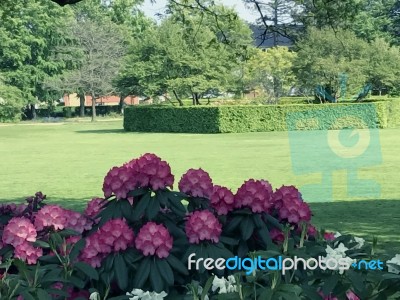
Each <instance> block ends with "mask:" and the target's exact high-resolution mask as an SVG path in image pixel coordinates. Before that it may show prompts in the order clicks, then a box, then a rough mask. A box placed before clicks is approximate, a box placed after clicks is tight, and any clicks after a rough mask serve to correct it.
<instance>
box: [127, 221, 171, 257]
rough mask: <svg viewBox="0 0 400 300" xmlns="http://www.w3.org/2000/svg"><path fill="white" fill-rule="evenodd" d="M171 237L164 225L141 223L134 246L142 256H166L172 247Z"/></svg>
mask: <svg viewBox="0 0 400 300" xmlns="http://www.w3.org/2000/svg"><path fill="white" fill-rule="evenodd" d="M172 244H173V238H172V236H171V235H170V233H169V231H168V229H167V228H166V227H164V225H161V224H157V223H154V222H148V223H146V224H145V225H143V226H142V227H141V228H140V230H139V233H138V234H137V237H136V240H135V246H136V248H137V249H138V250H140V251H141V252H142V253H143V255H144V256H149V255H155V256H157V257H159V258H166V257H168V256H169V253H170V251H171V249H172Z"/></svg>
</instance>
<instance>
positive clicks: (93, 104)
mask: <svg viewBox="0 0 400 300" xmlns="http://www.w3.org/2000/svg"><path fill="white" fill-rule="evenodd" d="M94 121H96V97H95V95H94V93H93V92H92V122H94Z"/></svg>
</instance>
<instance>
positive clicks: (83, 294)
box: [67, 289, 90, 300]
mask: <svg viewBox="0 0 400 300" xmlns="http://www.w3.org/2000/svg"><path fill="white" fill-rule="evenodd" d="M68 294H69V297H68V298H67V300H76V299H89V297H90V293H89V292H88V291H83V290H82V291H74V290H73V289H69V290H68Z"/></svg>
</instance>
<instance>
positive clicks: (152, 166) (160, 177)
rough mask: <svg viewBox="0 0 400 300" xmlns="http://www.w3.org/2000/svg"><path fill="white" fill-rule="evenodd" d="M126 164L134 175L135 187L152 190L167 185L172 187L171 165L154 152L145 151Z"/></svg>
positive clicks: (163, 187)
mask: <svg viewBox="0 0 400 300" xmlns="http://www.w3.org/2000/svg"><path fill="white" fill-rule="evenodd" d="M128 165H129V167H130V168H132V170H133V172H134V174H135V176H136V180H137V182H138V184H137V187H150V188H151V189H153V190H159V189H165V188H167V187H170V188H172V185H173V184H174V175H172V173H171V167H170V166H169V164H168V163H167V162H166V161H163V160H161V158H159V157H158V156H157V155H155V154H152V153H146V154H144V155H142V156H141V157H139V158H138V159H135V160H133V161H131V162H129V163H128Z"/></svg>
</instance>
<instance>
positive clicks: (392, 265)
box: [386, 254, 400, 274]
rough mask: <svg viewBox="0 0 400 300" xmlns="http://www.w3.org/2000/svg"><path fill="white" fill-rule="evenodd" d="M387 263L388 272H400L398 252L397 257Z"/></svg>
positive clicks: (399, 255)
mask: <svg viewBox="0 0 400 300" xmlns="http://www.w3.org/2000/svg"><path fill="white" fill-rule="evenodd" d="M386 265H387V266H388V272H390V273H394V274H400V254H396V256H395V257H393V258H392V259H391V260H388V261H387V262H386ZM395 266H396V267H395Z"/></svg>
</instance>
